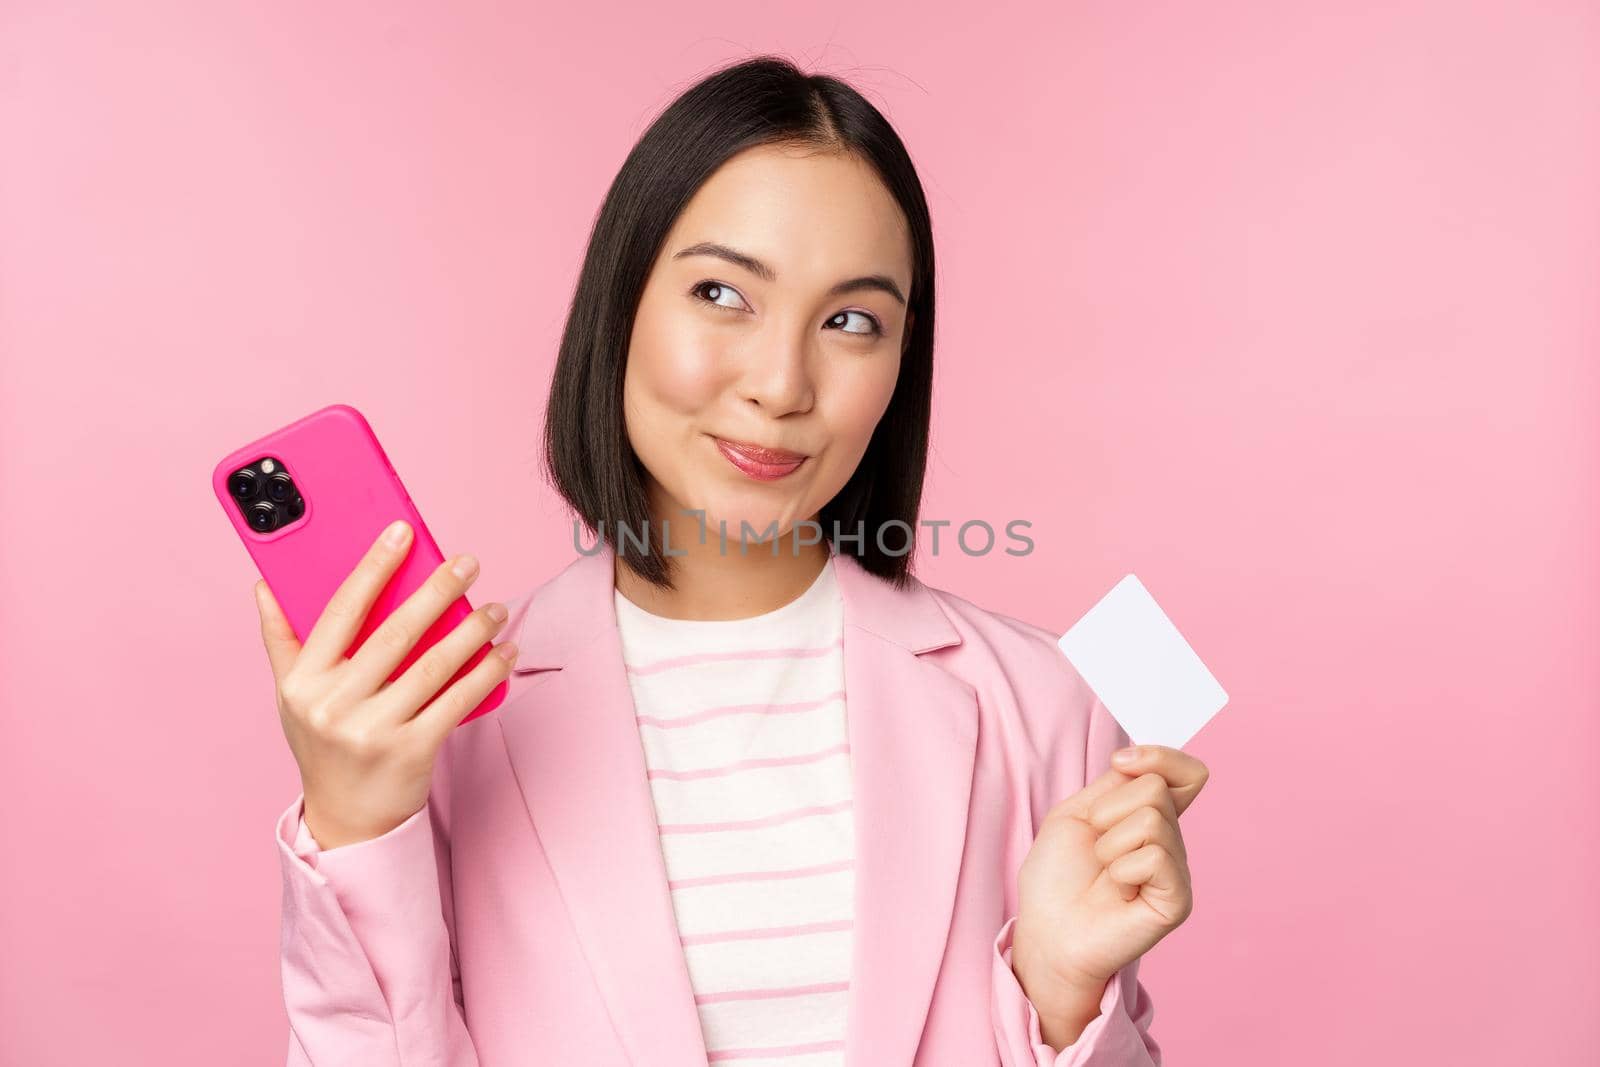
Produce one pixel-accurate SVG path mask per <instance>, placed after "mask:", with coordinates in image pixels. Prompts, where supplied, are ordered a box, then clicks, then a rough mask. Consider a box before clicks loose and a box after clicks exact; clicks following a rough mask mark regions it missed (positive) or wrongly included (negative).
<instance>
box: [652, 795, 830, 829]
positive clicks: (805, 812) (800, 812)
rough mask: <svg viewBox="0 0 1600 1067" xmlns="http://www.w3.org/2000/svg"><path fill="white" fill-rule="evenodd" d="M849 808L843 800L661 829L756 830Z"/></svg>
mask: <svg viewBox="0 0 1600 1067" xmlns="http://www.w3.org/2000/svg"><path fill="white" fill-rule="evenodd" d="M849 808H850V801H848V800H841V801H840V802H839V803H837V804H824V805H822V806H820V807H810V808H796V809H795V810H793V811H784V812H779V813H778V814H777V815H768V816H766V817H765V818H762V819H741V820H738V821H736V822H669V823H666V824H664V825H663V826H661V827H660V828H659V829H660V832H661V833H663V834H709V833H716V832H718V831H721V830H755V829H758V828H760V827H762V826H777V825H779V824H781V823H786V822H792V821H794V820H795V819H804V818H806V817H807V816H810V815H831V814H833V813H834V812H836V811H848V810H849Z"/></svg>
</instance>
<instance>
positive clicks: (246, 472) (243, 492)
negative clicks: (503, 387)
mask: <svg viewBox="0 0 1600 1067" xmlns="http://www.w3.org/2000/svg"><path fill="white" fill-rule="evenodd" d="M257 481H258V479H257V478H256V472H255V471H253V470H251V469H250V468H249V467H245V468H244V469H243V470H236V471H234V472H233V473H232V474H231V475H229V476H228V492H230V493H232V494H233V495H234V497H235V498H237V499H239V500H249V499H250V498H251V497H253V496H255V495H256V484H257Z"/></svg>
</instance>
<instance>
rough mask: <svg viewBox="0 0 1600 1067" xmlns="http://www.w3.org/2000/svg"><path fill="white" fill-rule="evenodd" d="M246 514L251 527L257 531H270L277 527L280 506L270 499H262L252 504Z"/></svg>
mask: <svg viewBox="0 0 1600 1067" xmlns="http://www.w3.org/2000/svg"><path fill="white" fill-rule="evenodd" d="M245 515H246V516H247V517H248V518H249V520H250V528H251V529H252V530H254V531H256V532H257V533H268V532H270V531H272V530H275V529H277V526H278V508H277V506H276V505H274V504H273V503H271V502H270V501H266V500H262V501H259V502H258V503H255V504H252V505H251V506H250V510H249V511H247V512H245Z"/></svg>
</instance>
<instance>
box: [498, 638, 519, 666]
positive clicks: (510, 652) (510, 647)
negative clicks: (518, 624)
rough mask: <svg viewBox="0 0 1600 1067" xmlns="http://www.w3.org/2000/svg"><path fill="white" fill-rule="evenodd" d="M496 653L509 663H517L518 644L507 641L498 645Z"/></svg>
mask: <svg viewBox="0 0 1600 1067" xmlns="http://www.w3.org/2000/svg"><path fill="white" fill-rule="evenodd" d="M494 654H495V655H497V656H499V657H500V658H501V659H503V660H505V661H506V662H507V663H515V662H516V661H517V646H516V645H514V644H512V643H511V642H510V641H507V642H506V643H505V644H503V645H496V646H495V649H494Z"/></svg>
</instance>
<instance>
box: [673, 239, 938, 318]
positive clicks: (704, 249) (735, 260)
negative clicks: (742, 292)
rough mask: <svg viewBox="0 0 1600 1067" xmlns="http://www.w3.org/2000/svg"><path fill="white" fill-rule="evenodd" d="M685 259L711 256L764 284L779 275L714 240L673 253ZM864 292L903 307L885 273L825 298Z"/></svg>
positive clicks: (866, 277)
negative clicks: (873, 291) (886, 297)
mask: <svg viewBox="0 0 1600 1067" xmlns="http://www.w3.org/2000/svg"><path fill="white" fill-rule="evenodd" d="M685 256H713V257H715V258H717V259H723V260H727V261H728V262H729V263H732V264H734V265H735V266H738V267H743V268H744V269H745V270H747V271H749V272H750V273H751V274H754V275H755V276H756V277H758V278H760V279H761V280H763V281H768V282H772V281H777V280H778V272H777V271H775V270H773V269H772V268H771V267H769V266H767V265H766V264H765V263H763V262H761V261H760V260H759V259H757V258H756V257H755V256H752V255H750V254H748V253H746V252H741V251H739V250H738V249H737V248H729V247H728V246H727V245H725V244H719V243H717V242H716V241H701V242H699V243H698V244H692V245H690V246H689V247H687V248H682V249H679V250H678V251H677V252H675V253H673V256H672V258H673V259H683V258H684V257H685ZM863 289H876V290H878V291H880V292H884V293H888V294H889V295H890V296H892V297H894V298H895V299H896V300H898V301H899V302H900V304H901V306H904V305H905V302H906V298H905V294H904V293H902V292H900V287H899V286H898V285H896V284H895V282H894V279H893V278H891V277H889V276H888V275H887V274H867V275H863V276H862V277H860V278H851V279H849V280H848V281H843V282H840V283H839V284H838V285H835V286H834V287H833V288H831V289H829V290H828V292H827V295H828V296H843V295H844V294H846V293H855V292H860V291H861V290H863Z"/></svg>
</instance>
